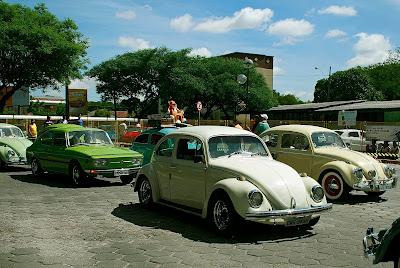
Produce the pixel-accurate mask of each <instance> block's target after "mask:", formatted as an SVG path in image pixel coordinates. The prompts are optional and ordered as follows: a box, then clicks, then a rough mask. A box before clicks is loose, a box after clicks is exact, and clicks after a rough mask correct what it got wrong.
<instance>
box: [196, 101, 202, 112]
mask: <svg viewBox="0 0 400 268" xmlns="http://www.w3.org/2000/svg"><path fill="white" fill-rule="evenodd" d="M196 106H197V110H198V111H199V112H200V111H201V109H203V105H202V104H201V101H198V102H197V103H196Z"/></svg>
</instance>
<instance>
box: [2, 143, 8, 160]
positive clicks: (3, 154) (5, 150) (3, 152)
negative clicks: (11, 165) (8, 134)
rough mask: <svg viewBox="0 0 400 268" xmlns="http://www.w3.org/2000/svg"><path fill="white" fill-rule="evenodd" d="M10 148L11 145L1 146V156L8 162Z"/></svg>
mask: <svg viewBox="0 0 400 268" xmlns="http://www.w3.org/2000/svg"><path fill="white" fill-rule="evenodd" d="M8 149H9V147H8V146H6V145H3V146H0V158H1V160H2V161H4V162H7V152H8Z"/></svg>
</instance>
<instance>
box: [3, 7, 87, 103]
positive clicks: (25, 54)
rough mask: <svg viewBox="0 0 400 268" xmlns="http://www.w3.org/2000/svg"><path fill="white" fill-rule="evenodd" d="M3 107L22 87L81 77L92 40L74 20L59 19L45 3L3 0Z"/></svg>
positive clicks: (44, 84)
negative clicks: (16, 2) (87, 37)
mask: <svg viewBox="0 0 400 268" xmlns="http://www.w3.org/2000/svg"><path fill="white" fill-rule="evenodd" d="M0 36H1V38H0V89H3V88H5V87H12V90H11V91H10V92H9V93H7V94H5V95H3V96H2V97H1V98H0V110H2V109H3V108H4V105H5V103H6V101H7V99H8V98H10V97H11V96H12V95H13V94H14V93H15V92H16V91H17V90H21V88H24V87H26V88H31V89H32V88H35V87H40V88H46V87H48V86H56V85H57V84H59V83H65V82H69V81H70V79H73V78H78V77H80V70H81V69H82V68H84V67H85V64H86V63H87V59H86V49H87V47H88V42H87V40H86V39H84V38H83V36H82V35H81V33H79V32H78V27H77V26H76V24H75V23H74V22H73V21H72V20H70V19H65V20H59V19H57V17H55V16H54V15H53V14H51V13H50V12H49V11H48V10H47V8H46V7H45V5H44V4H39V5H37V6H35V7H34V8H33V9H31V8H29V7H26V6H22V5H19V4H8V3H5V2H3V1H0Z"/></svg>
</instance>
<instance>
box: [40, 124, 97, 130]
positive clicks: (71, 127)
mask: <svg viewBox="0 0 400 268" xmlns="http://www.w3.org/2000/svg"><path fill="white" fill-rule="evenodd" d="M46 130H53V131H62V132H68V131H76V130H95V131H102V129H98V128H87V127H83V126H80V125H74V124H54V125H50V126H48V127H46Z"/></svg>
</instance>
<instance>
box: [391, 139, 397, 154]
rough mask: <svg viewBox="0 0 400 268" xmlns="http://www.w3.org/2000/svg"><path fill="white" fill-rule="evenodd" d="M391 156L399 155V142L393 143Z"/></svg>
mask: <svg viewBox="0 0 400 268" xmlns="http://www.w3.org/2000/svg"><path fill="white" fill-rule="evenodd" d="M390 153H391V154H399V145H398V144H397V141H394V142H393V147H392V148H391V149H390Z"/></svg>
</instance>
